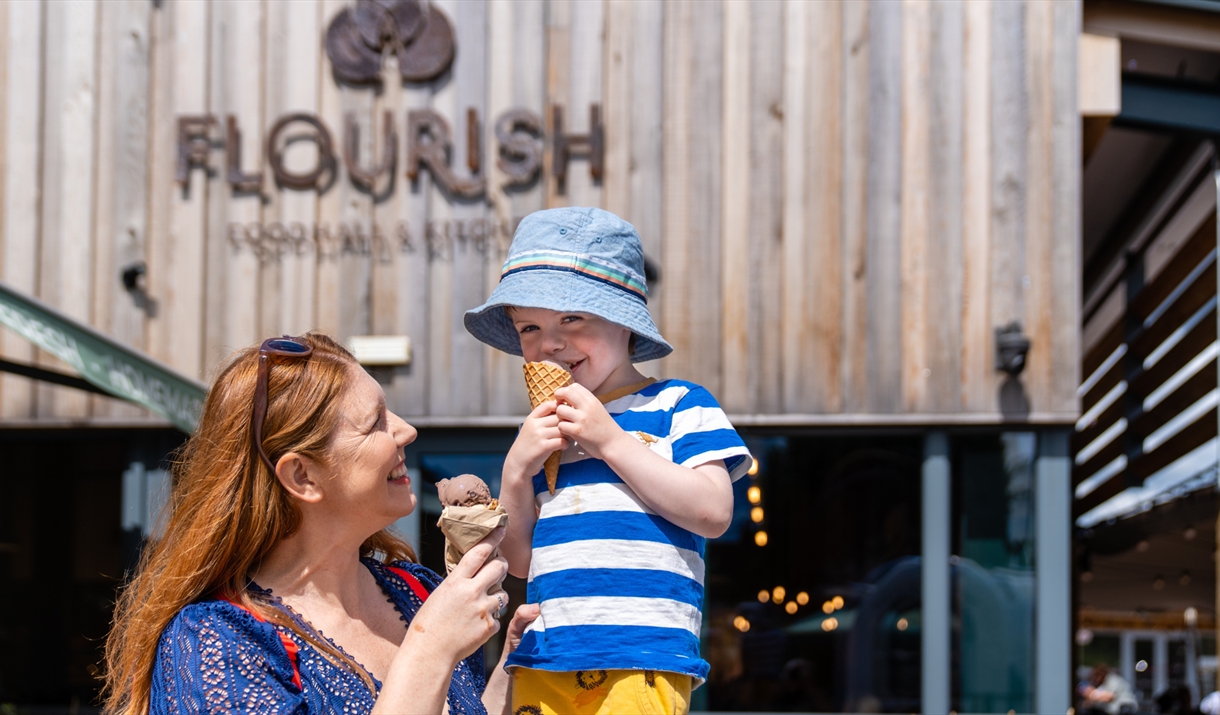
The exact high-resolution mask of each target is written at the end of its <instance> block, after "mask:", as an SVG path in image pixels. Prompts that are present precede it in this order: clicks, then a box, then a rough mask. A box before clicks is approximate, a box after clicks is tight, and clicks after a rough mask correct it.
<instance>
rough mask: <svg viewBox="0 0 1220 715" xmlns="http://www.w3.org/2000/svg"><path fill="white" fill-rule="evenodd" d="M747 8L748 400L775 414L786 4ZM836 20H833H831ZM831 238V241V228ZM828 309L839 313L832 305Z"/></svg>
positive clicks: (766, 2) (768, 1)
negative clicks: (748, 116)
mask: <svg viewBox="0 0 1220 715" xmlns="http://www.w3.org/2000/svg"><path fill="white" fill-rule="evenodd" d="M750 11H751V13H752V19H751V26H750V96H749V98H748V99H747V100H746V101H748V102H749V105H750V201H749V216H750V224H749V230H748V232H747V233H748V236H749V239H750V284H749V285H750V286H751V287H752V293H751V300H750V312H749V317H748V321H749V336H748V340H749V345H750V351H749V360H750V365H749V372H748V375H749V381H748V384H749V389H750V392H749V394H750V395H751V396H752V398H753V399H752V400H751V402H750V404H749V409H750V410H752V411H755V412H762V413H769V414H776V413H778V412H780V411H781V410H782V404H783V385H782V380H783V351H782V345H783V335H782V334H783V329H782V327H780V326H782V325H783V323H782V320H783V315H782V303H783V293H782V288H783V282H782V278H781V277H782V274H783V239H784V235H783V207H784V195H783V180H784V173H783V162H782V161H779V160H777V159H776V157H779V156H781V155H782V152H783V147H784V121H783V101H784V100H783V96H784V81H783V67H784V44H783V41H782V38H783V37H784V3H783V2H782V0H763V1H759V2H753V3H750ZM838 26H839V24H838V23H836V24H835V25H833V27H838ZM836 34H837V33H836ZM835 49H836V51H835V53H834V56H835V59H838V51H837V49H838V46H837V43H836V45H835ZM725 136H726V141H734V140H735V137H733V136H732V135H731V134H729V133H728V132H726V133H725ZM835 151H836V152H837V148H836V150H835ZM832 166H837V165H836V164H834V163H830V162H828V164H827V169H829V167H832ZM827 173H830V172H829V171H827ZM836 180H837V177H836ZM725 195H726V197H727V198H728V199H730V200H731V198H732V197H731V194H728V193H727V192H726V194H725ZM836 198H837V192H836ZM831 238H832V240H834V242H835V244H836V245H837V244H838V239H839V236H838V231H837V230H836V231H835V232H834V234H833V235H832V236H831ZM730 265H731V264H730ZM828 265H834V266H835V268H837V254H836V258H835V261H834V264H828ZM777 279H778V280H777ZM744 287H745V286H739V287H736V288H735V289H736V290H742V289H743V288H744ZM835 292H836V296H835V300H834V304H836V305H837V303H838V300H837V298H838V296H837V292H838V290H837V287H836V290H835ZM834 313H835V319H836V320H837V319H838V311H837V310H836V311H834ZM836 348H837V346H836ZM835 354H836V355H837V349H836V352H835ZM836 366H837V364H836Z"/></svg>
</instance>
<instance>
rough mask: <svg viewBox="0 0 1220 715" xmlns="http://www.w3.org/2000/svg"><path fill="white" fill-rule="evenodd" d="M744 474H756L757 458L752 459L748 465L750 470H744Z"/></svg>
mask: <svg viewBox="0 0 1220 715" xmlns="http://www.w3.org/2000/svg"><path fill="white" fill-rule="evenodd" d="M746 474H749V475H750V476H751V477H752V476H754V475H755V474H758V460H757V459H756V460H754V463H753V464H751V465H750V471H748V472H746Z"/></svg>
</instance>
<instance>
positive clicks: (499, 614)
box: [496, 593, 505, 616]
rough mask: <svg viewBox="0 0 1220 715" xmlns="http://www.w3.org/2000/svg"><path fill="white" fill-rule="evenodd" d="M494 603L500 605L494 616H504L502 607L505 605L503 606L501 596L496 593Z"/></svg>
mask: <svg viewBox="0 0 1220 715" xmlns="http://www.w3.org/2000/svg"><path fill="white" fill-rule="evenodd" d="M496 602H497V603H499V604H500V605H499V607H498V608H497V609H496V615H497V616H503V615H504V607H505V604H504V597H503V596H501V595H500V594H498V593H497V594H496Z"/></svg>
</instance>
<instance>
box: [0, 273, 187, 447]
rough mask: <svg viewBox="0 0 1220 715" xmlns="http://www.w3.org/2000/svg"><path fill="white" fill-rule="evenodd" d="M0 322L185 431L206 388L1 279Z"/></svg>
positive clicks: (112, 392) (84, 375)
mask: <svg viewBox="0 0 1220 715" xmlns="http://www.w3.org/2000/svg"><path fill="white" fill-rule="evenodd" d="M0 324H3V325H5V326H7V327H8V328H9V329H11V330H13V331H14V332H16V333H17V334H18V335H20V336H22V337H23V338H25V339H26V340H29V341H30V342H32V343H34V344H35V345H37V346H38V347H40V348H42V349H43V350H45V351H47V352H49V353H51V354H52V355H54V356H55V357H57V358H59V359H60V360H63V361H64V362H65V363H67V364H68V365H71V366H72V368H73V369H74V370H76V372H78V373H79V374H80V376H81V377H82V378H84V379H85V380H87V381H88V382H90V383H92V384H93V385H96V386H97V387H99V388H100V389H102V390H104V391H105V392H106V393H107V394H109V395H112V396H114V397H117V398H118V399H120V400H126V401H128V402H132V403H134V404H137V405H140V406H141V407H146V408H148V409H150V410H152V411H153V412H155V413H157V414H159V415H161V416H162V417H164V418H165V419H167V420H169V421H170V422H172V423H173V424H174V426H176V427H178V429H181V430H182V431H184V432H187V433H188V434H189V433H190V432H193V431H194V429H195V424H196V423H197V422H198V420H199V412H200V411H201V410H202V408H203V398H204V396H205V395H207V391H208V388H207V387H206V386H205V385H204V384H203V383H201V382H199V381H198V380H193V379H191V378H189V377H186V376H183V375H179V374H178V373H176V372H174V371H173V370H171V369H170V368H168V367H165V366H164V365H162V364H160V363H158V362H156V361H155V360H153V359H151V358H149V357H148V356H146V355H143V354H141V353H139V352H137V351H135V350H132V349H131V348H129V347H126V346H123V345H120V344H119V343H117V342H115V341H114V340H111V339H110V338H108V337H106V336H105V335H102V334H101V333H99V332H97V331H96V330H94V329H93V328H90V327H89V326H87V325H84V324H82V323H79V322H77V321H76V320H73V319H72V318H69V317H68V316H66V315H64V314H63V313H60V312H59V311H58V310H56V309H54V308H52V307H50V306H49V305H46V304H45V303H43V302H42V301H39V300H37V299H35V298H31V297H30V296H27V295H23V294H21V293H19V292H18V291H15V290H13V289H12V288H10V287H9V286H7V285H5V284H4V283H0Z"/></svg>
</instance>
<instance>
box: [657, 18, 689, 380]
mask: <svg viewBox="0 0 1220 715" xmlns="http://www.w3.org/2000/svg"><path fill="white" fill-rule="evenodd" d="M694 13H695V8H694V6H693V4H692V3H691V2H690V0H675V1H674V2H667V3H665V17H664V23H665V40H664V42H665V44H664V64H663V66H664V72H665V76H664V79H663V80H662V82H663V84H664V86H665V108H664V124H663V132H664V139H663V146H664V153H663V157H664V164H663V169H662V171H663V174H664V176H665V182H664V187H663V192H664V199H663V201H662V207H663V214H662V215H663V221H664V232H663V236H664V240H663V243H662V246H661V251H662V252H661V263H662V265H663V266H664V270H665V287H666V291H665V303H664V305H663V306H662V316H663V317H662V327H663V329H664V330H665V333H664V335H665V338H666V340H668V341H669V344H670V345H672V346H673V347H674V351H675V353H676V355H675V356H674V357H672V358H666V359H665V360H662V361H661V363H660V370H662V374H666V373H668V372H669V369H670V365H671V364H674V363H676V362H677V358H678V356H683V358H682V359H683V361H684V360H685V356H687V355H689V354H690V352H691V350H690V348H691V347H693V345H692V341H691V330H690V324H689V321H688V320H687V316H688V313H689V303H688V298H687V296H686V294H685V292H684V290H683V286H685V285H686V284H687V282H688V280H689V276H690V273H691V268H690V263H689V258H690V252H691V241H692V237H691V235H690V234H691V227H690V212H689V200H688V199H689V192H688V191H687V185H688V183H689V182H690V174H691V171H690V155H691V137H690V134H689V132H688V127H689V125H690V114H691V112H690V95H691V63H690V61H689V59H688V58H689V56H690V52H691V44H692V41H691V32H692V31H691V23H692V21H693V15H694ZM679 364H686V363H685V362H682V363H679Z"/></svg>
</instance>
